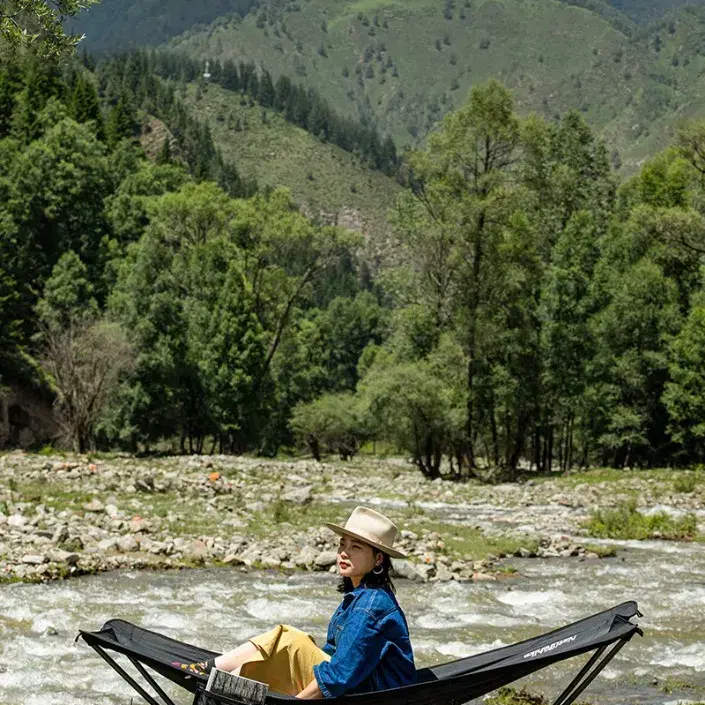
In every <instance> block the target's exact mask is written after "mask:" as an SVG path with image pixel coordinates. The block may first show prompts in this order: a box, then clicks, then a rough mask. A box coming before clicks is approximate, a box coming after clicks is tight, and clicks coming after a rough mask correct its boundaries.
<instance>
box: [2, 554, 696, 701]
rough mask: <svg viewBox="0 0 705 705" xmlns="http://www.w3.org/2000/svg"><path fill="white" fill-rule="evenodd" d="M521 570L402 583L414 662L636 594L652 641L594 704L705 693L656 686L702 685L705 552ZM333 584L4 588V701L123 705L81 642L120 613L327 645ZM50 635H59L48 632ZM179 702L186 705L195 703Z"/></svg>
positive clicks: (196, 580)
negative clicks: (479, 579)
mask: <svg viewBox="0 0 705 705" xmlns="http://www.w3.org/2000/svg"><path fill="white" fill-rule="evenodd" d="M618 543H619V542H618ZM513 564H514V565H515V567H517V568H518V569H519V571H520V572H521V576H519V577H516V578H511V579H508V580H506V581H503V582H498V583H478V584H459V583H445V584H440V583H439V584H428V585H419V584H413V583H408V582H406V581H399V583H398V594H399V599H400V601H401V603H402V605H403V606H404V608H405V610H406V612H407V616H408V617H409V622H410V628H411V632H412V641H413V643H414V647H415V653H416V658H417V662H418V664H419V665H428V664H431V663H438V662H441V661H444V660H448V659H450V658H457V657H461V656H467V655H470V654H473V653H477V652H480V651H484V650H487V649H492V648H496V647H498V646H502V645H504V644H509V643H512V642H514V641H518V640H520V639H524V638H527V637H530V636H533V635H535V634H537V633H540V632H541V631H545V630H549V629H552V628H555V627H558V626H560V625H562V624H565V623H567V622H570V621H573V620H576V619H580V618H581V617H584V616H587V615H588V614H590V613H593V612H598V611H600V610H602V609H605V608H607V607H610V606H612V605H614V604H617V603H619V602H622V601H624V600H628V599H636V600H637V601H638V602H639V605H640V608H641V610H642V612H643V613H644V615H645V616H644V618H643V619H642V620H640V622H641V624H642V626H643V628H644V630H645V637H644V638H643V639H642V638H639V637H635V638H634V639H633V640H632V642H631V643H630V644H628V645H627V646H626V647H625V648H624V649H623V650H622V652H621V653H620V655H619V656H618V657H617V658H616V659H615V660H614V661H613V662H612V663H611V664H610V666H609V667H608V668H607V669H606V671H605V672H604V673H603V675H602V676H600V677H599V678H598V679H597V680H596V681H595V682H594V683H593V685H592V686H591V687H590V689H589V690H588V692H587V694H586V696H585V697H586V698H588V699H589V700H590V701H591V702H593V703H610V704H612V703H624V702H627V701H629V702H638V703H640V705H642V704H645V703H649V704H653V705H666V704H667V703H675V702H678V701H679V700H681V699H685V698H690V699H691V700H695V701H701V700H703V699H705V698H704V696H703V694H702V693H700V694H699V695H693V694H692V692H684V693H680V694H678V693H671V694H666V693H664V692H662V691H661V690H660V689H659V688H658V687H655V686H652V685H650V681H651V680H652V679H653V678H656V679H658V681H659V682H661V683H662V682H663V681H664V680H665V679H666V678H669V677H670V678H677V679H679V680H686V681H689V682H692V683H697V684H700V685H701V686H704V687H705V545H702V544H673V543H666V542H658V541H651V542H647V543H639V542H623V543H622V548H621V549H620V555H619V557H618V558H616V559H608V560H603V561H594V562H593V561H587V562H579V561H577V560H576V559H555V560H523V561H521V560H516V561H514V563H513ZM334 585H335V579H334V577H333V576H331V575H320V574H302V573H298V574H295V575H293V576H289V577H287V576H283V575H280V574H277V573H262V574H258V575H247V574H243V573H241V572H240V571H238V570H227V569H226V570H198V571H197V570H194V571H182V572H171V573H135V572H120V573H113V574H106V575H102V576H94V577H86V578H79V579H74V580H71V581H68V582H62V583H54V584H50V585H11V586H5V587H2V588H0V705H20V704H22V703H26V704H28V705H34V704H35V703H36V704H37V705H39V704H40V703H41V705H47V704H52V705H53V704H56V705H88V704H90V705H103V704H105V705H108V704H110V705H116V704H120V705H128V703H130V698H131V697H132V695H133V694H132V692H131V690H130V688H129V686H128V685H127V684H126V683H124V682H123V681H122V680H121V679H120V678H119V677H118V676H117V674H114V673H113V672H112V671H111V669H109V668H108V667H107V665H106V664H105V663H104V662H103V661H102V660H100V659H99V658H98V657H97V656H95V655H93V652H92V651H91V650H90V649H89V648H88V647H87V646H85V645H84V644H82V643H79V644H74V643H73V638H74V637H75V635H76V633H77V630H78V628H79V627H81V628H84V629H97V628H98V627H100V626H101V625H102V623H103V622H104V621H106V620H108V619H110V618H113V617H121V618H124V619H128V620H130V621H133V622H135V623H137V624H140V625H142V626H144V627H147V628H150V629H155V630H158V631H161V632H164V633H165V634H168V635H170V636H173V637H176V638H178V639H182V640H185V641H190V642H192V643H197V644H201V645H203V646H207V647H210V648H212V649H215V650H222V649H226V648H228V647H231V646H234V645H236V644H237V643H239V642H240V641H242V640H243V639H245V638H247V637H248V636H250V635H252V634H255V633H258V632H261V631H264V630H266V629H268V628H269V627H270V626H271V625H272V624H275V623H277V622H286V623H291V624H294V625H296V626H298V627H300V628H303V629H306V630H308V631H310V632H311V633H312V634H314V636H316V637H317V638H318V639H323V637H324V634H325V628H326V624H327V620H328V618H329V616H330V614H331V613H332V612H333V610H334V609H335V606H336V604H337V602H338V594H337V593H336V592H335V589H334ZM49 627H54V628H55V629H56V630H58V635H56V636H50V635H48V634H47V633H46V632H47V630H48V628H49ZM578 666H579V664H578V663H577V660H576V663H570V664H559V665H557V666H555V667H552V668H550V669H547V670H545V671H543V672H541V673H539V674H535V675H534V676H532V677H531V678H529V679H528V681H527V683H526V685H527V687H529V688H530V689H532V690H537V691H542V692H545V694H546V695H548V696H550V697H555V695H556V694H557V693H558V692H559V690H560V688H561V685H565V684H566V682H567V680H569V679H570V676H571V674H572V673H573V672H576V671H577V670H578ZM170 692H172V693H174V692H175V691H173V690H171V691H170ZM183 695H185V697H183ZM183 695H182V696H181V698H180V699H177V702H179V703H190V698H189V697H188V695H187V694H183ZM135 702H137V699H135Z"/></svg>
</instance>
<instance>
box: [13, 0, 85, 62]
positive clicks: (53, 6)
mask: <svg viewBox="0 0 705 705" xmlns="http://www.w3.org/2000/svg"><path fill="white" fill-rule="evenodd" d="M97 1H98V0H51V1H50V2H44V1H43V0H6V1H5V2H3V4H2V6H1V7H0V37H2V39H3V40H4V41H5V42H7V43H8V44H9V45H10V47H17V46H31V47H32V48H33V49H34V50H35V51H37V52H39V53H42V54H46V55H56V54H60V53H62V52H65V51H69V50H73V49H74V48H75V47H76V45H77V44H78V42H79V41H80V40H81V38H82V37H80V36H79V35H71V34H69V35H67V34H66V33H65V32H64V27H63V22H64V20H65V19H66V18H67V17H71V16H73V15H75V14H76V13H77V12H79V11H80V10H83V9H85V8H87V7H90V6H91V5H94V4H95V3H96V2H97Z"/></svg>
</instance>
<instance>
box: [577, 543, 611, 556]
mask: <svg viewBox="0 0 705 705" xmlns="http://www.w3.org/2000/svg"><path fill="white" fill-rule="evenodd" d="M585 548H586V549H587V550H588V551H590V552H592V553H596V554H597V555H598V556H599V557H600V558H614V557H615V556H616V555H617V547H616V546H612V545H607V546H603V545H601V544H595V543H586V544H585Z"/></svg>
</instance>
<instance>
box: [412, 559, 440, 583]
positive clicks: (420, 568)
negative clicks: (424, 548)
mask: <svg viewBox="0 0 705 705" xmlns="http://www.w3.org/2000/svg"><path fill="white" fill-rule="evenodd" d="M416 572H417V573H418V574H419V575H420V576H421V580H423V581H424V582H427V581H428V580H430V579H431V578H432V577H433V576H434V575H435V574H436V567H435V566H433V565H429V564H428V563H419V564H418V565H417V566H416Z"/></svg>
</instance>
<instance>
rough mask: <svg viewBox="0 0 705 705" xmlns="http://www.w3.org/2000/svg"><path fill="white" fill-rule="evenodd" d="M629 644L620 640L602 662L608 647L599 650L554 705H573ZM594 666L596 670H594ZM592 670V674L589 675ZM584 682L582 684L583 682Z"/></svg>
mask: <svg viewBox="0 0 705 705" xmlns="http://www.w3.org/2000/svg"><path fill="white" fill-rule="evenodd" d="M626 643H627V641H626V640H625V639H620V640H619V641H618V642H617V643H616V644H615V645H614V646H613V647H612V650H611V651H610V652H609V653H608V654H607V655H606V656H605V657H604V658H603V659H602V661H600V662H599V663H597V661H598V660H599V658H600V656H602V654H603V653H604V651H605V649H606V648H607V647H606V646H603V647H601V648H600V649H598V650H597V651H596V652H595V653H594V654H593V655H592V657H591V658H590V660H589V661H588V662H587V663H586V664H585V665H584V666H583V668H582V669H581V671H580V673H578V675H577V676H576V677H575V678H574V679H573V681H572V682H571V683H570V685H569V686H568V687H567V688H566V689H565V690H564V691H563V692H562V693H561V694H560V695H559V696H558V698H557V699H556V701H555V702H554V703H553V705H572V703H574V702H575V701H576V700H577V699H578V698H579V697H580V695H581V694H582V693H583V691H584V690H585V688H587V687H588V686H589V685H590V683H592V682H593V680H595V678H596V677H597V676H598V674H599V673H600V671H602V669H603V668H604V667H605V666H606V665H607V664H608V663H609V662H610V661H611V660H612V659H613V658H614V657H615V656H616V655H617V653H618V652H619V650H620V649H621V648H622V647H623V646H624V645H625V644H626ZM593 666H594V668H593ZM591 668H592V672H591V673H588V671H590V669H591ZM581 681H582V682H581Z"/></svg>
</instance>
